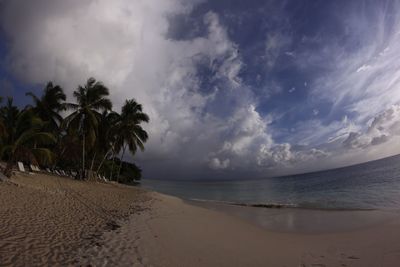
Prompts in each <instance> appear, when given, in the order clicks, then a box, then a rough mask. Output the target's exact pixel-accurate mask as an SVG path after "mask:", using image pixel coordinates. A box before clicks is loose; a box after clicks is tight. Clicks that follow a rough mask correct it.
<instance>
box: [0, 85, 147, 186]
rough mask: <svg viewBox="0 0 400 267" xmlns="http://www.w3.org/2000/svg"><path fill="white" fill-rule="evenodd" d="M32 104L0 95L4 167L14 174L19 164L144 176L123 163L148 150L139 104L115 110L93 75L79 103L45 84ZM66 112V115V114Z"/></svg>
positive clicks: (125, 178)
mask: <svg viewBox="0 0 400 267" xmlns="http://www.w3.org/2000/svg"><path fill="white" fill-rule="evenodd" d="M26 95H27V96H28V97H31V98H32V100H33V104H32V105H28V106H26V107H24V108H23V109H19V108H18V107H16V106H15V105H14V103H13V98H12V97H8V98H6V99H0V101H1V103H2V104H1V107H0V158H1V160H2V161H3V162H5V166H3V167H2V169H1V171H2V172H3V174H4V175H5V176H7V177H11V175H12V169H13V167H14V166H15V164H16V162H18V161H21V162H24V163H26V164H34V165H38V166H40V167H42V168H49V169H62V170H69V171H73V172H74V173H76V178H79V179H94V178H95V177H96V175H97V174H98V175H102V176H105V177H107V178H109V179H111V180H115V181H118V182H131V181H133V180H135V179H140V177H141V170H140V168H138V167H137V166H136V165H135V164H133V163H129V162H126V161H124V158H125V156H126V154H127V152H130V153H131V154H132V155H134V154H135V153H136V151H137V150H138V149H140V150H144V144H145V142H146V141H147V139H148V134H147V132H146V131H145V130H144V129H143V128H142V126H141V124H142V123H147V122H149V116H148V115H147V114H146V113H144V112H143V107H142V105H141V104H139V103H137V102H136V100H135V99H129V100H126V101H125V103H124V105H123V106H122V108H121V111H120V112H116V111H113V110H112V103H111V101H110V99H109V98H108V97H109V89H108V88H107V87H106V86H105V85H104V84H103V83H101V82H99V81H96V80H95V79H94V78H89V79H88V80H87V82H86V84H85V85H83V86H79V87H78V88H77V89H76V90H75V91H74V92H73V97H74V98H75V102H67V97H66V95H65V93H64V91H63V89H62V88H61V87H60V86H59V85H55V84H53V83H52V82H49V83H47V85H46V87H45V88H44V89H43V93H42V95H41V96H36V95H35V94H34V93H32V92H29V93H26ZM63 114H66V115H65V116H63Z"/></svg>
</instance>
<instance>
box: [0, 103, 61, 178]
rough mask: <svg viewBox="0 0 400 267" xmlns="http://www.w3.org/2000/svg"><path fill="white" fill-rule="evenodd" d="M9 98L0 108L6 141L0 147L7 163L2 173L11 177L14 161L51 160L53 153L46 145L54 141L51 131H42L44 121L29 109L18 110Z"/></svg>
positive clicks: (41, 162)
mask: <svg viewBox="0 0 400 267" xmlns="http://www.w3.org/2000/svg"><path fill="white" fill-rule="evenodd" d="M12 102H13V100H12V98H9V100H8V103H7V106H6V107H3V108H2V110H1V115H2V116H3V118H7V120H6V122H7V137H8V138H7V141H6V144H5V146H4V147H2V149H1V155H5V156H6V158H7V159H8V160H7V165H6V168H5V170H4V175H5V176H7V177H11V174H12V167H13V165H14V163H15V161H17V160H20V161H29V162H32V163H34V164H38V163H40V164H47V163H49V162H51V161H52V159H53V156H54V154H53V153H52V152H51V150H50V149H48V148H46V146H47V145H50V144H53V143H55V142H56V139H55V138H54V136H53V135H52V134H51V133H48V132H44V131H42V129H43V126H44V122H43V121H42V120H41V119H40V118H39V117H37V116H35V114H34V113H33V112H32V110H30V109H25V110H23V111H18V109H17V108H16V107H15V106H13V103H12Z"/></svg>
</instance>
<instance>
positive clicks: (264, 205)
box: [189, 198, 376, 211]
mask: <svg viewBox="0 0 400 267" xmlns="http://www.w3.org/2000/svg"><path fill="white" fill-rule="evenodd" d="M189 200H191V201H197V202H206V203H215V204H224V205H233V206H241V207H253V208H265V209H283V208H292V209H307V210H327V211H369V210H376V209H373V208H354V207H332V206H323V205H319V204H317V203H301V204H294V203H246V202H233V201H220V200H208V199H196V198H191V199H189Z"/></svg>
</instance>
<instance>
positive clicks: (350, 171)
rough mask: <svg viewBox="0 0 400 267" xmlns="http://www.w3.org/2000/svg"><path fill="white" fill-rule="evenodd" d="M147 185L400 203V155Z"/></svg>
mask: <svg viewBox="0 0 400 267" xmlns="http://www.w3.org/2000/svg"><path fill="white" fill-rule="evenodd" d="M142 184H143V187H145V188H149V189H152V190H155V191H158V192H161V193H165V194H170V195H175V196H178V197H180V198H183V199H187V200H211V201H222V202H234V203H247V204H281V205H287V206H293V207H302V208H321V209H390V210H393V209H395V210H397V209H400V155H398V156H394V157H390V158H385V159H381V160H377V161H372V162H368V163H364V164H359V165H354V166H350V167H345V168H340V169H335V170H328V171H321V172H315V173H308V174H301V175H291V176H284V177H276V178H266V179H263V180H246V181H226V182H177V181H159V180H143V182H142Z"/></svg>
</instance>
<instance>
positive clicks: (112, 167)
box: [110, 149, 115, 180]
mask: <svg viewBox="0 0 400 267" xmlns="http://www.w3.org/2000/svg"><path fill="white" fill-rule="evenodd" d="M114 158H115V150H114V149H113V156H112V165H111V174H110V180H112V178H113V173H114V163H115V160H114Z"/></svg>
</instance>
